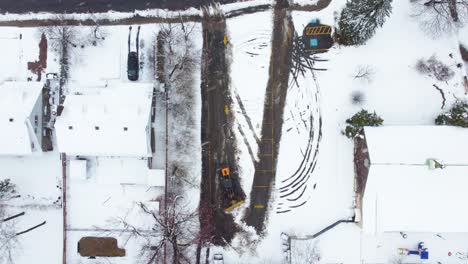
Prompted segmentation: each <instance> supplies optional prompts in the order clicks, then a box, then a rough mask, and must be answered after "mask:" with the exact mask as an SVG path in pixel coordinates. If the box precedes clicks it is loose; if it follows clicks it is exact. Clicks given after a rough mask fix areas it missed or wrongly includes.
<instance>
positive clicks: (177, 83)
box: [158, 18, 200, 194]
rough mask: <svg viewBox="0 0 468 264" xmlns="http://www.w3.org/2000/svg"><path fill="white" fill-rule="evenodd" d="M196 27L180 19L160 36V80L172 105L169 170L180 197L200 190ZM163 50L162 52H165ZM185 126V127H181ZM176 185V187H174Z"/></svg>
mask: <svg viewBox="0 0 468 264" xmlns="http://www.w3.org/2000/svg"><path fill="white" fill-rule="evenodd" d="M195 26H196V24H194V23H186V22H185V21H183V20H182V18H181V20H180V23H177V24H165V25H163V26H162V27H161V31H160V32H159V34H158V64H159V65H158V79H159V80H160V81H163V82H164V83H165V87H166V92H167V99H168V101H167V104H168V107H167V108H168V109H167V111H168V120H167V122H168V130H169V131H171V135H170V136H169V137H168V146H167V147H168V153H169V156H168V171H169V172H170V174H171V175H172V177H171V178H170V180H171V183H170V185H171V188H170V191H171V192H173V193H175V194H179V193H180V191H178V190H177V188H180V187H182V186H188V187H194V188H195V187H198V182H197V180H194V176H196V175H194V173H195V172H194V171H197V173H198V170H194V169H193V164H191V163H190V161H191V160H193V157H194V155H196V154H197V153H199V152H200V151H199V144H197V141H196V140H197V139H198V138H199V135H198V131H199V128H198V121H197V119H196V115H194V114H193V113H194V112H195V111H198V110H197V100H199V93H200V91H199V88H197V87H195V86H194V83H195V81H196V80H195V71H196V69H197V65H199V57H200V50H199V48H198V47H196V46H195V45H194V43H193V40H192V37H191V35H192V33H193V31H194V29H195ZM161 49H162V51H161ZM181 124H184V125H183V126H181ZM172 183H174V184H172Z"/></svg>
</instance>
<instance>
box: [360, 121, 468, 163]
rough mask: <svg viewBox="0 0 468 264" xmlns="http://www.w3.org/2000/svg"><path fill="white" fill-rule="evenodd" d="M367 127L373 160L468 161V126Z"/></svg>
mask: <svg viewBox="0 0 468 264" xmlns="http://www.w3.org/2000/svg"><path fill="white" fill-rule="evenodd" d="M364 131H365V134H366V140H367V146H368V148H369V150H370V151H371V153H370V155H371V157H370V161H371V163H372V164H422V163H424V162H425V161H426V159H428V158H435V159H438V160H442V161H443V162H444V163H465V164H466V163H468V155H467V154H468V129H465V128H460V127H452V126H382V127H366V128H365V129H364ZM455 150H457V151H455ZM463 151H464V152H465V153H464V154H465V155H463Z"/></svg>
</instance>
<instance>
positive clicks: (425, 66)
mask: <svg viewBox="0 0 468 264" xmlns="http://www.w3.org/2000/svg"><path fill="white" fill-rule="evenodd" d="M416 70H418V72H420V73H422V74H427V75H428V76H430V77H434V78H436V79H437V80H438V81H441V82H446V81H448V80H450V79H451V78H452V77H453V76H454V75H455V72H453V70H451V69H450V68H449V67H448V66H447V65H445V64H444V63H442V62H441V61H439V60H438V59H437V58H436V56H435V55H433V56H431V57H430V58H429V59H428V60H425V59H419V60H418V62H417V63H416Z"/></svg>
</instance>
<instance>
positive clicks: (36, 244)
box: [0, 152, 62, 264]
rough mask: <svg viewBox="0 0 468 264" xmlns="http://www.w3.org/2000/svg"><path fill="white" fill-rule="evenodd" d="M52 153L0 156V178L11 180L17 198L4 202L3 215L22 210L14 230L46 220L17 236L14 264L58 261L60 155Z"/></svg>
mask: <svg viewBox="0 0 468 264" xmlns="http://www.w3.org/2000/svg"><path fill="white" fill-rule="evenodd" d="M59 157H60V156H59V154H58V153H56V152H53V153H47V154H43V155H41V156H32V157H1V158H0V167H1V168H2V169H1V171H0V180H3V179H7V178H8V179H11V182H12V183H14V184H15V185H16V190H17V192H18V194H19V195H21V197H20V198H14V199H12V200H10V201H7V202H5V204H6V209H7V215H8V216H10V215H14V214H16V213H20V212H25V215H23V216H20V217H19V218H17V220H13V221H16V226H15V232H20V231H23V230H26V229H28V228H31V227H33V226H35V225H37V224H40V223H42V222H43V221H46V224H45V225H43V226H41V227H39V228H37V229H35V230H33V231H31V232H28V233H26V234H23V235H20V236H19V237H18V241H19V245H18V247H17V248H16V250H15V251H14V252H15V256H17V257H15V263H19V264H23V263H24V264H27V263H31V261H33V260H34V261H38V262H47V263H51V264H58V263H61V258H62V209H61V208H60V205H61V200H60V199H59V198H60V197H61V189H60V188H58V186H61V170H60V164H61V163H60V158H59Z"/></svg>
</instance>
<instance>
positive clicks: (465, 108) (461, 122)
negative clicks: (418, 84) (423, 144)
mask: <svg viewBox="0 0 468 264" xmlns="http://www.w3.org/2000/svg"><path fill="white" fill-rule="evenodd" d="M435 123H436V125H445V126H460V127H468V103H465V102H458V103H456V104H455V105H454V106H453V107H452V109H450V111H449V112H448V113H443V114H441V115H439V116H438V117H437V118H436V120H435Z"/></svg>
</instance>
